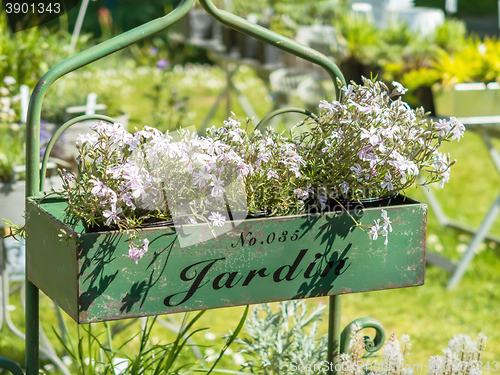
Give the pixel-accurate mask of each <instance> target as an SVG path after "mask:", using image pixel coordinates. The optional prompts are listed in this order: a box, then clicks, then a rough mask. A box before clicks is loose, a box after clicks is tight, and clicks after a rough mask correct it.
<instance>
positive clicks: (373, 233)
mask: <svg viewBox="0 0 500 375" xmlns="http://www.w3.org/2000/svg"><path fill="white" fill-rule="evenodd" d="M380 228H381V226H380V219H377V220H375V224H374V225H372V227H371V228H370V231H369V232H368V234H369V235H370V238H371V239H372V240H374V241H375V240H376V239H377V238H378V231H379V230H380Z"/></svg>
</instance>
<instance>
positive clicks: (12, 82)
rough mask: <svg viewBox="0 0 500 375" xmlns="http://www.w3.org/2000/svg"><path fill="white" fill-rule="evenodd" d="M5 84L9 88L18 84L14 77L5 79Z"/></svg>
mask: <svg viewBox="0 0 500 375" xmlns="http://www.w3.org/2000/svg"><path fill="white" fill-rule="evenodd" d="M3 83H5V84H6V85H7V86H10V85H13V84H14V83H16V80H15V78H14V77H11V76H5V78H4V79H3Z"/></svg>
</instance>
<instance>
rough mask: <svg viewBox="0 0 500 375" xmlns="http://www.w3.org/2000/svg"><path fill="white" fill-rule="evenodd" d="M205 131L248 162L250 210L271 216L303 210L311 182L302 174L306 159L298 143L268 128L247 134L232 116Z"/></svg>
mask: <svg viewBox="0 0 500 375" xmlns="http://www.w3.org/2000/svg"><path fill="white" fill-rule="evenodd" d="M208 135H209V137H211V138H212V139H213V140H214V141H215V142H221V143H223V144H227V145H230V146H231V149H232V150H233V151H234V152H235V153H236V154H237V155H238V156H239V157H240V158H242V159H243V160H245V162H246V163H247V164H246V166H247V167H248V170H247V171H245V172H246V176H245V177H246V178H245V190H246V194H247V205H248V211H249V212H250V213H260V212H266V213H267V214H269V215H272V216H273V215H288V214H298V213H301V212H304V211H305V203H304V202H305V201H306V200H307V198H308V194H309V193H308V189H310V185H309V184H307V181H305V180H304V179H303V178H302V177H303V176H302V169H303V166H304V164H305V160H304V159H303V157H302V155H301V150H300V148H299V146H298V145H297V143H295V142H293V141H291V140H289V139H287V138H285V137H283V136H282V135H280V134H277V133H275V132H273V131H270V130H268V131H266V132H265V133H264V134H262V133H261V132H260V131H258V130H257V131H255V132H254V133H253V134H248V133H247V132H246V131H244V130H243V129H242V128H241V123H240V122H239V121H237V120H235V119H233V118H229V119H228V121H224V126H223V127H220V128H218V129H216V128H215V127H212V128H211V129H208Z"/></svg>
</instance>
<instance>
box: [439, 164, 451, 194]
mask: <svg viewBox="0 0 500 375" xmlns="http://www.w3.org/2000/svg"><path fill="white" fill-rule="evenodd" d="M441 178H442V180H441V181H440V182H439V187H440V188H441V189H442V188H444V184H445V183H448V182H450V170H449V169H447V170H446V171H444V172H443V173H441Z"/></svg>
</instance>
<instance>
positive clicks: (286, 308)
mask: <svg viewBox="0 0 500 375" xmlns="http://www.w3.org/2000/svg"><path fill="white" fill-rule="evenodd" d="M325 308H326V306H322V305H320V306H318V307H317V308H315V309H314V310H313V311H312V312H311V313H310V314H308V312H307V308H306V304H305V302H304V301H285V302H280V304H279V305H278V311H276V312H274V311H273V310H272V309H271V306H270V305H269V304H263V305H258V306H256V307H255V308H254V309H253V311H252V312H251V314H250V316H249V317H248V318H247V321H246V324H245V326H246V333H247V334H248V337H246V338H238V339H237V342H238V343H239V344H240V345H241V351H240V352H241V353H242V354H243V355H244V356H245V357H247V358H248V357H250V358H251V359H249V360H248V361H247V362H246V363H244V364H243V365H242V367H243V369H247V370H249V371H250V372H251V373H256V374H265V375H274V374H288V373H290V372H292V369H299V366H298V365H300V364H302V363H320V362H322V361H324V359H325V358H326V352H327V346H328V345H327V342H328V339H327V335H323V336H321V337H320V338H317V337H316V334H317V331H318V326H319V321H320V320H321V318H322V317H323V316H324V315H325V312H324V310H325ZM300 368H302V367H300ZM293 373H294V374H297V375H302V374H303V375H305V374H307V373H308V372H306V371H302V370H300V369H299V370H298V371H293Z"/></svg>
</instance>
